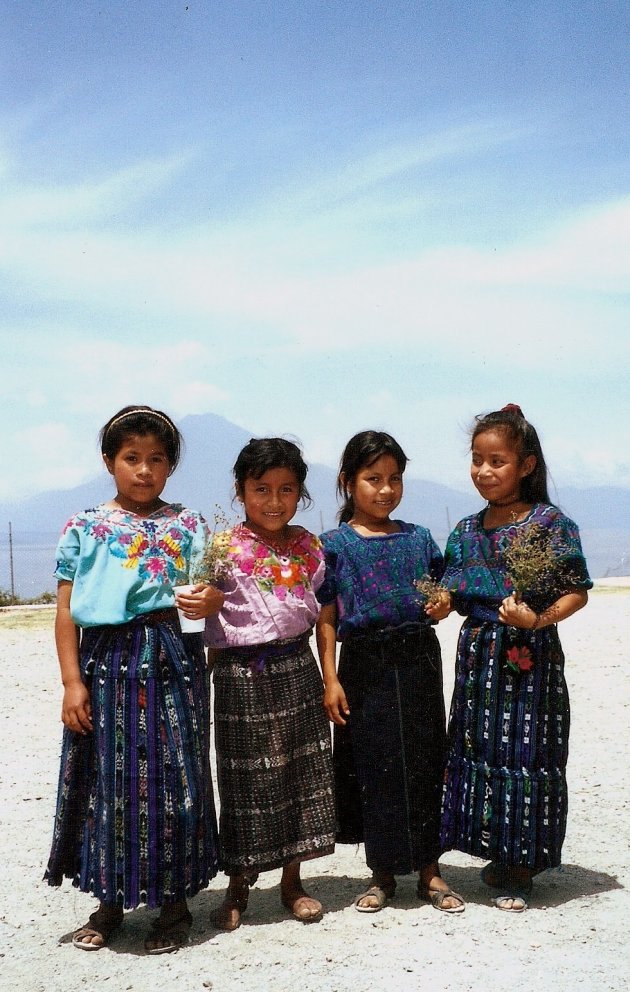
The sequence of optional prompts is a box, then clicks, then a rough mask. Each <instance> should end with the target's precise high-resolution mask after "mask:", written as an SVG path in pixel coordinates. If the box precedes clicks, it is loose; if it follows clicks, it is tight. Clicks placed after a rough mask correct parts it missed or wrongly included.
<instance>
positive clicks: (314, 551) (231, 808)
mask: <svg viewBox="0 0 630 992" xmlns="http://www.w3.org/2000/svg"><path fill="white" fill-rule="evenodd" d="M306 473H307V466H306V464H305V463H304V460H303V459H302V455H301V452H300V450H299V448H298V447H297V445H295V444H293V443H292V442H291V441H286V440H284V439H282V438H262V439H259V440H251V441H250V442H249V444H247V445H246V446H245V447H244V448H243V450H242V451H241V453H240V454H239V456H238V458H237V460H236V464H235V465H234V479H235V488H236V496H237V498H238V500H239V501H240V502H241V503H242V504H243V507H244V510H245V521H244V523H242V524H238V525H237V526H236V527H234V529H233V530H232V531H231V532H230V533H229V535H227V538H228V539H227V541H226V535H219V537H218V540H220V541H221V542H222V544H225V543H227V545H228V547H227V552H226V554H227V560H226V566H227V577H226V578H225V579H224V581H223V583H222V591H223V592H224V595H225V600H224V605H223V608H222V610H221V612H220V614H219V615H218V616H217V617H213V618H212V619H210V620H209V621H208V624H207V628H206V640H207V642H208V644H209V645H210V647H211V648H212V649H218V650H216V651H214V652H213V653H214V655H215V665H214V692H215V702H214V706H215V734H216V751H217V782H218V788H219V795H220V799H221V813H220V843H221V857H222V864H223V868H224V870H225V872H226V873H227V874H228V875H229V885H228V888H227V892H226V895H225V898H224V900H223V903H222V904H221V906H220V908H219V909H218V910H217V912H216V913H215V916H214V921H215V923H216V925H217V926H218V927H220V928H221V929H224V930H235V929H236V928H237V927H238V926H239V925H240V922H241V915H242V913H243V912H244V911H245V909H246V908H247V902H248V896H249V887H250V885H252V884H253V883H254V882H255V880H256V878H257V877H258V874H259V872H261V871H269V870H271V869H274V868H282V880H281V885H280V890H281V892H280V895H281V901H282V904H283V905H284V906H285V907H286V908H287V909H289V910H290V912H291V913H292V914H293V916H294V917H295V918H296V919H298V920H300V921H302V922H305V923H308V922H312V921H313V920H317V919H319V918H320V917H321V915H322V906H321V903H320V902H319V901H318V900H317V899H314V898H312V897H311V896H309V895H308V894H307V893H306V892H305V890H304V888H303V886H302V882H301V879H300V866H301V863H302V861H306V860H309V859H311V858H317V857H321V856H322V855H324V854H330V853H331V852H332V851H333V848H334V839H335V809H334V799H333V780H332V765H331V746H330V731H329V727H328V721H327V719H326V716H325V713H324V710H323V707H322V694H323V688H322V680H321V676H320V673H319V669H318V667H317V663H316V662H315V658H314V656H313V653H312V651H311V648H310V645H309V639H310V635H311V632H312V628H313V625H314V623H315V620H316V619H317V615H318V613H319V606H318V603H317V600H316V597H315V592H316V590H317V589H318V588H319V586H320V585H321V583H322V581H323V578H324V561H323V554H322V548H321V545H320V542H319V539H318V538H317V537H315V536H314V535H313V534H310V533H309V532H308V531H306V530H305V529H304V528H303V527H299V526H296V525H293V524H291V520H292V519H293V517H294V515H295V513H296V510H297V507H298V503H299V502H300V501H304V502H308V501H309V500H310V497H309V494H308V491H307V489H306V486H305V479H306Z"/></svg>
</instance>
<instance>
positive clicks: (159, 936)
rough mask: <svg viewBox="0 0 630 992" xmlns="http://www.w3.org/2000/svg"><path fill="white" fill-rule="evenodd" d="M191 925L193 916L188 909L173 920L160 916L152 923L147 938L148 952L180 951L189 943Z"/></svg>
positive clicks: (145, 943)
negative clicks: (163, 918)
mask: <svg viewBox="0 0 630 992" xmlns="http://www.w3.org/2000/svg"><path fill="white" fill-rule="evenodd" d="M191 926H192V916H191V915H190V913H189V911H188V910H186V911H185V912H184V913H182V915H181V916H176V917H175V919H173V920H162V919H161V917H158V918H157V920H154V921H153V923H152V924H151V930H150V931H149V934H148V935H147V937H146V938H145V941H144V949H145V951H146V952H147V954H172V953H173V951H178V950H179V949H180V947H183V945H184V944H187V943H188V936H189V934H190V928H191ZM152 945H155V946H152Z"/></svg>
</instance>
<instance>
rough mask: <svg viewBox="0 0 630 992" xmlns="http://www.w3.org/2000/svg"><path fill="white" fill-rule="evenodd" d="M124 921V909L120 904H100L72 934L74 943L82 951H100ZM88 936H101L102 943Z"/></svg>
mask: <svg viewBox="0 0 630 992" xmlns="http://www.w3.org/2000/svg"><path fill="white" fill-rule="evenodd" d="M122 921H123V911H122V908H121V907H120V906H99V908H98V909H97V910H95V911H94V912H93V913H92V914H91V915H90V917H89V919H88V922H87V923H86V924H84V926H82V927H79V929H78V930H75V932H74V933H73V934H72V944H73V946H74V947H78V948H79V950H81V951H100V950H101V949H102V948H103V947H106V945H107V944H108V943H109V940H110V937H111V936H112V934H114V933H115V932H116V930H117V929H118V927H119V926H120V924H121V923H122ZM86 937H99V938H100V943H98V944H94V943H93V942H92V941H91V940H90V941H89V942H87V941H86V939H85V938H86Z"/></svg>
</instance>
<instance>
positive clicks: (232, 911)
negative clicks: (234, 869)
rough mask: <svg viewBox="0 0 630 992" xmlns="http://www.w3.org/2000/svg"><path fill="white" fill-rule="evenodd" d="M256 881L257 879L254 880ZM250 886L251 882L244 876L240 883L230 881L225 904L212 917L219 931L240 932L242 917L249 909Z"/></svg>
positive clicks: (224, 900) (239, 880)
mask: <svg viewBox="0 0 630 992" xmlns="http://www.w3.org/2000/svg"><path fill="white" fill-rule="evenodd" d="M256 877H257V876H256ZM255 880H256V878H254V881H255ZM251 884H252V885H253V884H254V883H253V882H252V883H251ZM249 886H250V881H249V879H248V878H246V877H245V876H242V877H241V878H240V879H238V881H230V884H229V885H228V887H227V891H226V893H225V898H224V899H223V902H222V903H221V905H220V906H219V908H218V909H215V911H214V913H213V914H212V916H211V919H212V923H213V924H214V926H215V927H216V928H217V929H218V930H227V931H229V932H231V931H233V930H238V928H239V927H240V925H241V916H242V915H243V913H244V912H245V910H246V909H247V903H248V901H249Z"/></svg>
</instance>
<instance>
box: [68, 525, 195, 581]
mask: <svg viewBox="0 0 630 992" xmlns="http://www.w3.org/2000/svg"><path fill="white" fill-rule="evenodd" d="M180 520H181V524H182V525H183V526H184V527H186V528H187V529H188V531H190V532H192V533H195V532H196V530H197V525H198V518H197V517H196V516H195V515H194V514H186V515H185V516H182V517H180ZM71 526H74V527H76V528H83V530H84V531H85V533H86V534H89V535H90V536H91V537H92V538H93V539H94V540H95V541H96V542H100V543H102V544H105V545H107V548H108V551H109V552H110V554H111V555H112V556H113V557H114V558H120V559H122V560H123V568H129V569H137V571H138V576H139V577H140V578H141V579H145V580H147V581H149V582H173V581H175V579H176V578H177V573H178V572H181V571H182V570H185V569H186V568H187V560H186V557H185V555H184V552H183V543H184V541H185V540H186V535H185V534H184V532H183V531H182V529H181V527H180V526H178V525H177V524H176V523H173V524H170V525H168V526H167V527H166V528H165V527H164V521H163V520H161V521H159V522H158V521H155V520H151V519H149V518H146V519H142V518H139V519H137V520H136V521H135V526H134V528H133V529H132V528H131V527H129V526H125V525H119V524H116V523H114V522H113V521H112V520H111V519H109V520H104V519H102V518H101V519H94V518H93V517H92V516H91V515H87V514H86V515H83V514H77V515H76V516H75V517H74V518H73V519H72V520H70V521H69V522H68V524H66V527H65V528H64V534H65V532H66V531H67V530H68V529H69V528H70V527H71Z"/></svg>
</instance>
